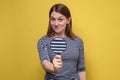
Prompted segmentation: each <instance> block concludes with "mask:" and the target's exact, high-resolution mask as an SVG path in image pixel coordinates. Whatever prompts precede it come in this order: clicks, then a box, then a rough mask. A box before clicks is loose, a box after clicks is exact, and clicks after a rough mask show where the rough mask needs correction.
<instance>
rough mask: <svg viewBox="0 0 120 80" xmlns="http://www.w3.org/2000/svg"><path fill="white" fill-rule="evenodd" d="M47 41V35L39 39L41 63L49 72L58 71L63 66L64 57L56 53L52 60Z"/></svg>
mask: <svg viewBox="0 0 120 80" xmlns="http://www.w3.org/2000/svg"><path fill="white" fill-rule="evenodd" d="M46 41H47V39H46V37H42V38H41V39H40V40H39V41H38V52H39V56H40V60H41V64H42V66H43V68H44V69H45V70H46V71H47V72H58V71H60V70H61V67H62V58H61V56H60V55H56V56H55V57H54V58H53V60H52V62H51V60H50V57H49V53H48V47H47V45H48V44H47V42H46Z"/></svg>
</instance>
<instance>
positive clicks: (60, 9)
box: [47, 4, 75, 39]
mask: <svg viewBox="0 0 120 80" xmlns="http://www.w3.org/2000/svg"><path fill="white" fill-rule="evenodd" d="M53 11H55V12H58V13H60V14H62V15H64V16H65V17H66V18H67V19H68V18H70V23H69V24H67V25H66V30H65V34H66V36H67V37H69V38H71V39H74V37H75V35H74V33H73V32H72V18H71V14H70V10H69V9H68V8H67V7H66V6H65V5H64V4H55V5H53V6H52V7H51V9H50V11H49V18H50V16H51V13H52V12H53ZM47 36H49V37H53V36H55V31H54V30H53V29H52V27H51V24H50V20H49V25H48V31H47Z"/></svg>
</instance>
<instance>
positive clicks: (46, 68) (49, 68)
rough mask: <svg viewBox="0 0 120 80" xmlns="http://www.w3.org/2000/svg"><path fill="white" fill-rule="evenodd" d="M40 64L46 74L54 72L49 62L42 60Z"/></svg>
mask: <svg viewBox="0 0 120 80" xmlns="http://www.w3.org/2000/svg"><path fill="white" fill-rule="evenodd" d="M41 64H42V67H43V68H44V69H45V70H46V71H47V72H54V66H53V64H52V63H51V62H50V61H48V60H44V61H43V62H42V63H41Z"/></svg>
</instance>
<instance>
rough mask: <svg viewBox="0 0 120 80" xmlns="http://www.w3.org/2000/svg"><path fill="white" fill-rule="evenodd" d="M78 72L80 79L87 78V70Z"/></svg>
mask: <svg viewBox="0 0 120 80" xmlns="http://www.w3.org/2000/svg"><path fill="white" fill-rule="evenodd" d="M78 74H79V76H80V80H86V72H85V71H83V72H79V73H78Z"/></svg>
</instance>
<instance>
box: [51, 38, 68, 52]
mask: <svg viewBox="0 0 120 80" xmlns="http://www.w3.org/2000/svg"><path fill="white" fill-rule="evenodd" d="M66 47H67V43H66V41H65V40H64V39H63V38H54V39H53V40H52V41H51V43H50V48H51V50H52V51H53V52H54V53H55V54H61V53H63V52H64V51H65V50H66Z"/></svg>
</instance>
